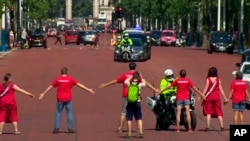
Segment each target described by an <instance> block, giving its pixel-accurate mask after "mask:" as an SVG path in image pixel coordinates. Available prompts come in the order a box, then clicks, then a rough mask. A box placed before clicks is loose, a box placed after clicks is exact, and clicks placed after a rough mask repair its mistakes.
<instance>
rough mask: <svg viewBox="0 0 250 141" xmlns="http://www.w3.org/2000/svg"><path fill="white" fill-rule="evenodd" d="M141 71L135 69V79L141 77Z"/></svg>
mask: <svg viewBox="0 0 250 141" xmlns="http://www.w3.org/2000/svg"><path fill="white" fill-rule="evenodd" d="M139 77H140V73H139V72H138V71H135V72H134V74H133V79H139Z"/></svg>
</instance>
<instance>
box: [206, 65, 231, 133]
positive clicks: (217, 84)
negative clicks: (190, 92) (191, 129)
mask: <svg viewBox="0 0 250 141" xmlns="http://www.w3.org/2000/svg"><path fill="white" fill-rule="evenodd" d="M203 94H204V95H205V99H204V100H203V102H202V106H203V114H204V116H206V128H205V131H206V132H207V131H209V130H210V121H211V118H218V120H219V124H220V128H221V131H224V125H223V112H222V108H221V97H220V94H221V95H222V96H223V98H224V100H225V101H226V100H227V98H226V96H225V93H224V90H223V88H222V85H221V80H220V78H219V77H218V70H217V68H216V67H211V68H209V70H208V74H207V78H206V85H205V88H204V91H203Z"/></svg>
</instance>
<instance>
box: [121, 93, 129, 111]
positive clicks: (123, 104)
mask: <svg viewBox="0 0 250 141" xmlns="http://www.w3.org/2000/svg"><path fill="white" fill-rule="evenodd" d="M127 104H128V100H127V97H123V98H122V110H121V115H123V116H125V115H126V111H127V110H126V108H127Z"/></svg>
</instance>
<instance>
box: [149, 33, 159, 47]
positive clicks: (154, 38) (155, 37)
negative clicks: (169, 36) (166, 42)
mask: <svg viewBox="0 0 250 141" xmlns="http://www.w3.org/2000/svg"><path fill="white" fill-rule="evenodd" d="M160 39H161V31H160V30H152V31H150V42H151V45H152V46H159V45H160Z"/></svg>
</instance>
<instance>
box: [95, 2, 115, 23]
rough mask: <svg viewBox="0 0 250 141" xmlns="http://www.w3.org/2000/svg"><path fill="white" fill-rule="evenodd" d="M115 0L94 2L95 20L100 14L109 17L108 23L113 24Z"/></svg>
mask: <svg viewBox="0 0 250 141" xmlns="http://www.w3.org/2000/svg"><path fill="white" fill-rule="evenodd" d="M112 1H113V0H93V18H95V19H97V18H98V15H99V14H105V15H107V21H108V22H111V20H112V12H114V7H113V5H112Z"/></svg>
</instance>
